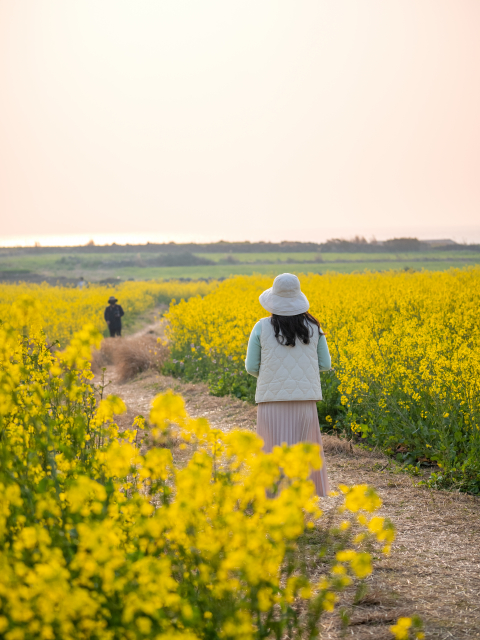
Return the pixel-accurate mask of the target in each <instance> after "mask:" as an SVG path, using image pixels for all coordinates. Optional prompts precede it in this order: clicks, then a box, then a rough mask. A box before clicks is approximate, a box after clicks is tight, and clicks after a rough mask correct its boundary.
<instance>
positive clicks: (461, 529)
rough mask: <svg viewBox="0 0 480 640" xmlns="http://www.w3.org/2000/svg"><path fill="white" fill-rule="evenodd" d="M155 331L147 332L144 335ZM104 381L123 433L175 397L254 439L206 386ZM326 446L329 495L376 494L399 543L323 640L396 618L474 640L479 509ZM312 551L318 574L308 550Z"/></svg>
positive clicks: (233, 404) (367, 633)
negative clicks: (368, 490)
mask: <svg viewBox="0 0 480 640" xmlns="http://www.w3.org/2000/svg"><path fill="white" fill-rule="evenodd" d="M157 326H158V325H157ZM154 331H155V329H152V328H148V327H147V328H145V329H144V330H143V332H142V333H145V332H147V333H148V332H154ZM105 381H106V382H108V381H111V383H110V384H109V385H108V387H107V388H106V393H113V394H116V395H119V396H120V397H121V398H123V400H124V401H125V403H126V405H127V412H126V413H125V414H123V415H122V416H119V418H118V421H117V422H118V424H119V426H120V427H121V428H131V425H132V422H133V419H134V417H135V416H136V415H138V414H141V415H144V416H145V417H148V414H149V410H150V405H151V402H152V400H153V398H154V397H155V396H156V395H157V394H158V393H161V392H163V391H166V390H167V389H172V390H173V391H175V392H176V393H180V394H181V395H182V396H183V397H184V399H185V402H186V407H187V410H188V412H189V413H190V415H192V416H193V417H198V416H204V417H206V418H208V420H209V421H210V423H211V425H212V426H215V427H217V428H220V429H222V430H224V431H228V430H230V429H232V428H238V427H240V428H243V429H255V424H256V408H255V407H254V406H252V405H249V404H247V403H245V402H242V401H241V400H238V399H236V398H232V397H223V398H218V397H214V396H211V395H209V394H208V389H207V387H206V385H204V384H191V383H185V382H183V381H182V380H179V379H175V378H171V377H165V376H162V375H160V374H159V373H157V372H155V371H151V370H150V371H146V372H144V373H142V374H140V375H138V376H137V377H136V378H134V379H133V380H132V381H129V382H126V383H123V384H121V383H120V382H118V379H117V376H116V373H115V369H114V367H112V366H110V367H107V370H106V374H105ZM98 382H99V377H98V376H97V377H96V380H95V383H97V384H98ZM323 439H324V449H325V458H326V465H327V469H328V473H329V477H330V481H331V484H332V487H336V485H338V484H339V483H344V484H347V485H350V484H358V483H366V484H369V485H371V486H373V487H375V488H376V489H377V491H378V493H379V494H380V496H381V498H382V500H383V506H382V508H381V515H384V516H387V517H389V518H390V519H391V520H392V521H393V522H394V524H395V526H396V529H397V538H396V541H395V543H394V545H393V547H392V553H391V555H390V556H389V557H387V558H378V559H377V560H376V561H375V570H374V572H373V574H372V575H371V576H370V577H369V578H368V579H367V584H368V587H369V590H368V594H367V595H366V596H365V597H364V598H363V599H362V600H361V602H360V603H359V604H358V605H357V606H354V607H351V609H350V614H351V617H350V622H349V624H348V626H347V628H346V629H345V630H344V631H343V632H342V630H341V626H340V620H339V616H338V613H333V614H329V615H327V616H325V617H324V618H323V631H322V638H324V639H326V640H334V639H337V638H341V637H345V638H355V639H356V640H364V639H365V640H366V639H367V638H374V639H375V640H384V639H385V640H387V638H389V639H391V638H392V634H391V633H390V632H389V630H388V627H389V626H390V625H391V624H393V623H394V622H396V620H397V618H398V617H400V616H405V615H406V616H410V615H412V614H414V613H416V614H418V615H419V616H420V617H421V618H422V619H423V621H424V623H425V631H426V638H429V639H435V640H437V639H438V640H444V639H445V640H447V639H450V638H454V639H458V640H465V639H474V638H480V499H479V498H475V497H472V496H468V495H463V494H457V493H449V492H444V491H434V490H427V489H425V488H420V487H417V486H416V484H415V483H416V482H417V481H416V479H415V478H412V477H410V476H408V475H406V474H404V473H401V472H399V470H398V468H397V467H396V466H395V464H394V463H392V462H391V461H390V460H389V459H388V458H386V457H384V456H383V455H382V454H380V453H374V452H373V453H372V452H368V451H365V450H364V449H362V448H361V447H359V446H353V447H351V446H350V445H349V444H348V443H346V442H344V441H342V440H339V439H338V438H336V437H333V436H328V435H324V437H323ZM177 455H180V452H179V451H178V452H177ZM174 457H175V452H174ZM340 500H341V498H340V497H337V498H333V497H328V498H323V499H322V509H323V510H324V512H325V515H326V517H328V515H329V514H330V515H332V517H334V516H333V514H334V512H335V510H336V508H337V506H338V504H339V502H340ZM311 551H312V563H313V565H314V564H315V559H314V552H315V548H314V546H312V550H311ZM312 571H313V572H315V568H313V569H312ZM350 600H351V599H350Z"/></svg>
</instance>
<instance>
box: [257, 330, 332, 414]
mask: <svg viewBox="0 0 480 640" xmlns="http://www.w3.org/2000/svg"><path fill="white" fill-rule="evenodd" d="M261 323H262V325H261V327H262V332H261V334H260V346H261V348H262V355H261V362H260V371H259V374H258V379H257V392H256V394H255V402H282V401H283V402H286V401H288V400H321V399H322V387H321V386H320V371H319V368H318V355H317V344H318V340H319V338H320V334H319V332H318V328H317V327H316V326H313V327H312V328H313V336H312V337H311V338H310V342H309V344H303V342H301V341H300V340H296V341H295V346H294V347H292V346H289V347H286V346H284V345H281V344H279V343H278V341H277V339H276V338H275V332H274V330H273V326H272V323H271V322H270V318H263V319H262V320H261Z"/></svg>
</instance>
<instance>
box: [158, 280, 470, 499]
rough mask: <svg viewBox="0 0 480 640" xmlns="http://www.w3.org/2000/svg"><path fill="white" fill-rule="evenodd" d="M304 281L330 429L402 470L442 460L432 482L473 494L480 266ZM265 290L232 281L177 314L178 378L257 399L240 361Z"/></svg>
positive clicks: (262, 283) (173, 323)
mask: <svg viewBox="0 0 480 640" xmlns="http://www.w3.org/2000/svg"><path fill="white" fill-rule="evenodd" d="M300 280H301V284H302V289H303V291H304V292H305V294H306V295H307V297H308V299H309V301H310V304H311V308H310V311H311V313H313V314H314V315H315V316H316V317H317V318H318V319H319V320H320V323H321V325H322V328H323V330H324V331H325V332H326V334H327V340H328V343H329V347H330V351H331V354H332V359H333V367H334V369H335V374H334V373H329V374H323V375H322V379H323V388H324V403H323V404H322V406H321V407H319V411H320V415H321V417H323V419H324V420H325V422H326V423H329V425H330V428H336V429H345V430H347V432H348V433H351V432H352V431H353V432H358V433H360V434H361V435H362V436H363V437H365V438H367V440H368V441H369V442H371V443H372V444H375V443H379V444H381V445H383V446H384V447H386V448H387V449H390V451H391V452H397V450H398V451H399V453H398V455H399V457H400V458H401V460H402V462H404V463H405V464H408V463H411V464H415V463H416V461H417V460H419V459H421V458H428V459H429V460H433V461H437V462H438V463H439V464H440V465H441V466H442V467H443V472H442V474H437V475H436V476H435V477H436V479H437V481H438V482H439V483H441V482H442V478H443V481H444V482H447V481H448V482H454V483H457V484H458V486H459V487H460V488H463V489H466V490H469V491H472V492H478V491H480V462H479V460H480V431H479V423H480V401H479V398H480V395H479V394H478V379H479V378H480V314H479V313H478V309H479V308H480V268H478V267H472V268H466V269H462V270H459V269H453V270H450V271H447V272H438V273H435V272H419V273H410V272H408V273H405V272H401V273H398V272H389V273H381V274H380V273H370V274H347V275H340V274H337V275H333V274H332V275H328V274H327V275H307V276H301V277H300ZM271 284H272V283H271V280H270V279H268V278H265V277H263V276H262V277H260V276H251V277H237V278H232V279H230V280H227V281H225V282H223V283H221V284H220V285H219V286H218V287H217V288H216V289H215V290H214V291H213V292H212V293H210V294H209V295H207V296H205V297H203V298H194V299H191V300H189V301H187V302H182V303H180V304H177V305H174V306H172V307H171V309H170V311H169V314H168V318H169V321H170V327H169V331H170V339H171V344H172V357H173V361H172V369H173V370H174V372H175V374H177V375H180V374H182V372H183V375H187V376H189V377H192V378H193V377H203V378H204V379H207V380H208V381H209V383H210V387H211V390H212V391H213V392H214V393H217V394H220V395H222V394H225V393H233V394H235V395H237V396H240V397H245V398H249V399H251V398H253V391H254V387H255V380H254V379H253V378H251V377H249V376H247V375H246V374H245V372H244V370H243V362H244V358H245V354H246V348H247V342H248V337H249V334H250V331H251V329H252V327H253V326H254V324H255V323H256V322H257V321H258V320H259V319H260V318H262V317H264V316H266V315H267V314H266V312H265V311H264V309H262V307H261V306H260V304H259V302H258V296H259V294H260V292H261V291H263V290H264V289H266V288H267V287H269V286H271ZM173 365H174V366H173Z"/></svg>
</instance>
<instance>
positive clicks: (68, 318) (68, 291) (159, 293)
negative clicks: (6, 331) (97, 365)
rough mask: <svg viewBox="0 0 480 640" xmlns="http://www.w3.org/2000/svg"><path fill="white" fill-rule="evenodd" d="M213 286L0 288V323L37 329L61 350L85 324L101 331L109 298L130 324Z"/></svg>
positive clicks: (156, 284)
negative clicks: (112, 296)
mask: <svg viewBox="0 0 480 640" xmlns="http://www.w3.org/2000/svg"><path fill="white" fill-rule="evenodd" d="M215 286H216V283H213V282H210V283H208V282H181V281H179V280H174V281H169V282H124V283H122V284H120V285H118V286H116V287H108V286H99V285H92V286H90V287H88V288H85V289H76V288H73V287H72V288H69V287H55V286H50V285H48V284H25V283H24V284H18V285H16V284H0V320H2V321H3V322H9V323H10V324H11V325H12V326H14V327H16V328H18V329H21V328H22V322H23V321H24V322H25V326H26V327H28V328H29V330H32V329H34V330H38V329H43V331H44V332H45V334H46V335H47V338H48V339H49V340H50V341H51V342H52V341H54V340H58V341H59V342H60V345H61V346H63V347H65V346H66V345H67V344H68V342H69V341H70V339H71V338H72V336H73V334H74V333H75V332H77V331H79V330H80V329H82V327H83V326H84V325H85V324H86V323H89V324H92V325H93V326H94V327H95V328H96V329H98V330H99V331H101V332H103V331H105V330H106V324H105V320H104V318H103V311H104V309H105V307H106V306H107V301H108V298H109V297H110V296H111V295H114V296H116V297H117V298H118V300H119V304H121V305H122V307H123V310H124V311H125V318H124V319H125V321H126V322H128V321H131V320H132V319H134V318H135V317H136V316H139V315H141V314H142V313H144V312H145V311H147V310H148V309H151V308H153V307H155V306H156V305H158V304H160V303H166V304H170V303H171V301H172V300H173V299H175V298H177V299H178V300H180V299H182V298H183V299H188V298H189V297H190V296H193V295H206V294H207V293H209V292H211V291H212V290H213V289H214V288H215Z"/></svg>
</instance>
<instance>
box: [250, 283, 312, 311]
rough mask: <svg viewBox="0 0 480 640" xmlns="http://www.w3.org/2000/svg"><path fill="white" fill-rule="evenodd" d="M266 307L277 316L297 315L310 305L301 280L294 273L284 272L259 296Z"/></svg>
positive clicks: (306, 309)
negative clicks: (301, 288)
mask: <svg viewBox="0 0 480 640" xmlns="http://www.w3.org/2000/svg"><path fill="white" fill-rule="evenodd" d="M259 301H260V304H261V305H262V307H263V308H264V309H266V310H267V311H270V313H274V314H275V315H277V316H296V315H298V314H300V313H305V312H306V311H308V309H309V307H310V303H309V302H308V300H307V297H306V295H305V294H304V293H302V292H301V290H300V280H299V279H298V278H297V276H294V275H293V273H282V274H281V275H279V276H277V277H276V278H275V280H274V281H273V287H270V289H267V290H266V291H264V292H263V293H262V294H261V295H260V297H259Z"/></svg>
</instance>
